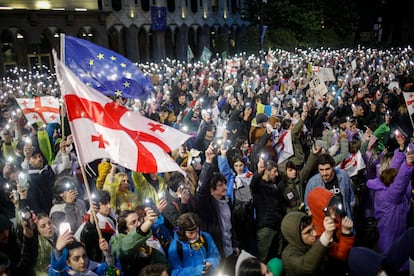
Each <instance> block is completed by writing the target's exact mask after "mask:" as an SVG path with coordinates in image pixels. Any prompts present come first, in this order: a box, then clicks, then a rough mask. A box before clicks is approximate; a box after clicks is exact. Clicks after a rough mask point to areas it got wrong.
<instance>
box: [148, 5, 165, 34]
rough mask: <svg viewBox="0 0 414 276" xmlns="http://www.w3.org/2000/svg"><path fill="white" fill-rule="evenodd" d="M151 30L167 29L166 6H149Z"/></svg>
mask: <svg viewBox="0 0 414 276" xmlns="http://www.w3.org/2000/svg"><path fill="white" fill-rule="evenodd" d="M151 21H152V27H151V28H152V31H153V32H157V31H165V30H166V29H167V8H166V7H157V6H151Z"/></svg>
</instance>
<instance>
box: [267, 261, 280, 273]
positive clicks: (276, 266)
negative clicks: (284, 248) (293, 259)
mask: <svg viewBox="0 0 414 276" xmlns="http://www.w3.org/2000/svg"><path fill="white" fill-rule="evenodd" d="M267 269H269V271H270V272H272V274H273V276H281V275H282V274H283V263H282V260H281V259H279V258H273V259H271V260H270V261H269V262H268V263H267Z"/></svg>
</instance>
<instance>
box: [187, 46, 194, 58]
mask: <svg viewBox="0 0 414 276" xmlns="http://www.w3.org/2000/svg"><path fill="white" fill-rule="evenodd" d="M193 58H194V53H193V50H191V47H190V45H188V46H187V62H191V61H192V60H193Z"/></svg>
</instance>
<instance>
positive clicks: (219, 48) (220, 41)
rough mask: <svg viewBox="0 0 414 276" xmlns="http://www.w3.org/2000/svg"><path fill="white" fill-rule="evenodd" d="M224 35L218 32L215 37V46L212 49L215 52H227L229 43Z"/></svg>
mask: <svg viewBox="0 0 414 276" xmlns="http://www.w3.org/2000/svg"><path fill="white" fill-rule="evenodd" d="M227 41H228V40H227V39H226V35H225V34H218V35H217V39H216V47H215V48H214V51H215V52H216V53H219V54H221V53H222V52H224V51H226V52H227V53H228V52H229V44H228V43H227Z"/></svg>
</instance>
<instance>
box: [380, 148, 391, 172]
mask: <svg viewBox="0 0 414 276" xmlns="http://www.w3.org/2000/svg"><path fill="white" fill-rule="evenodd" d="M392 154H393V153H392V152H387V153H386V154H384V156H383V157H382V159H381V163H380V166H379V172H378V174H377V175H381V173H382V172H383V171H384V170H386V169H388V168H389V167H390V162H391V159H392Z"/></svg>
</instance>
